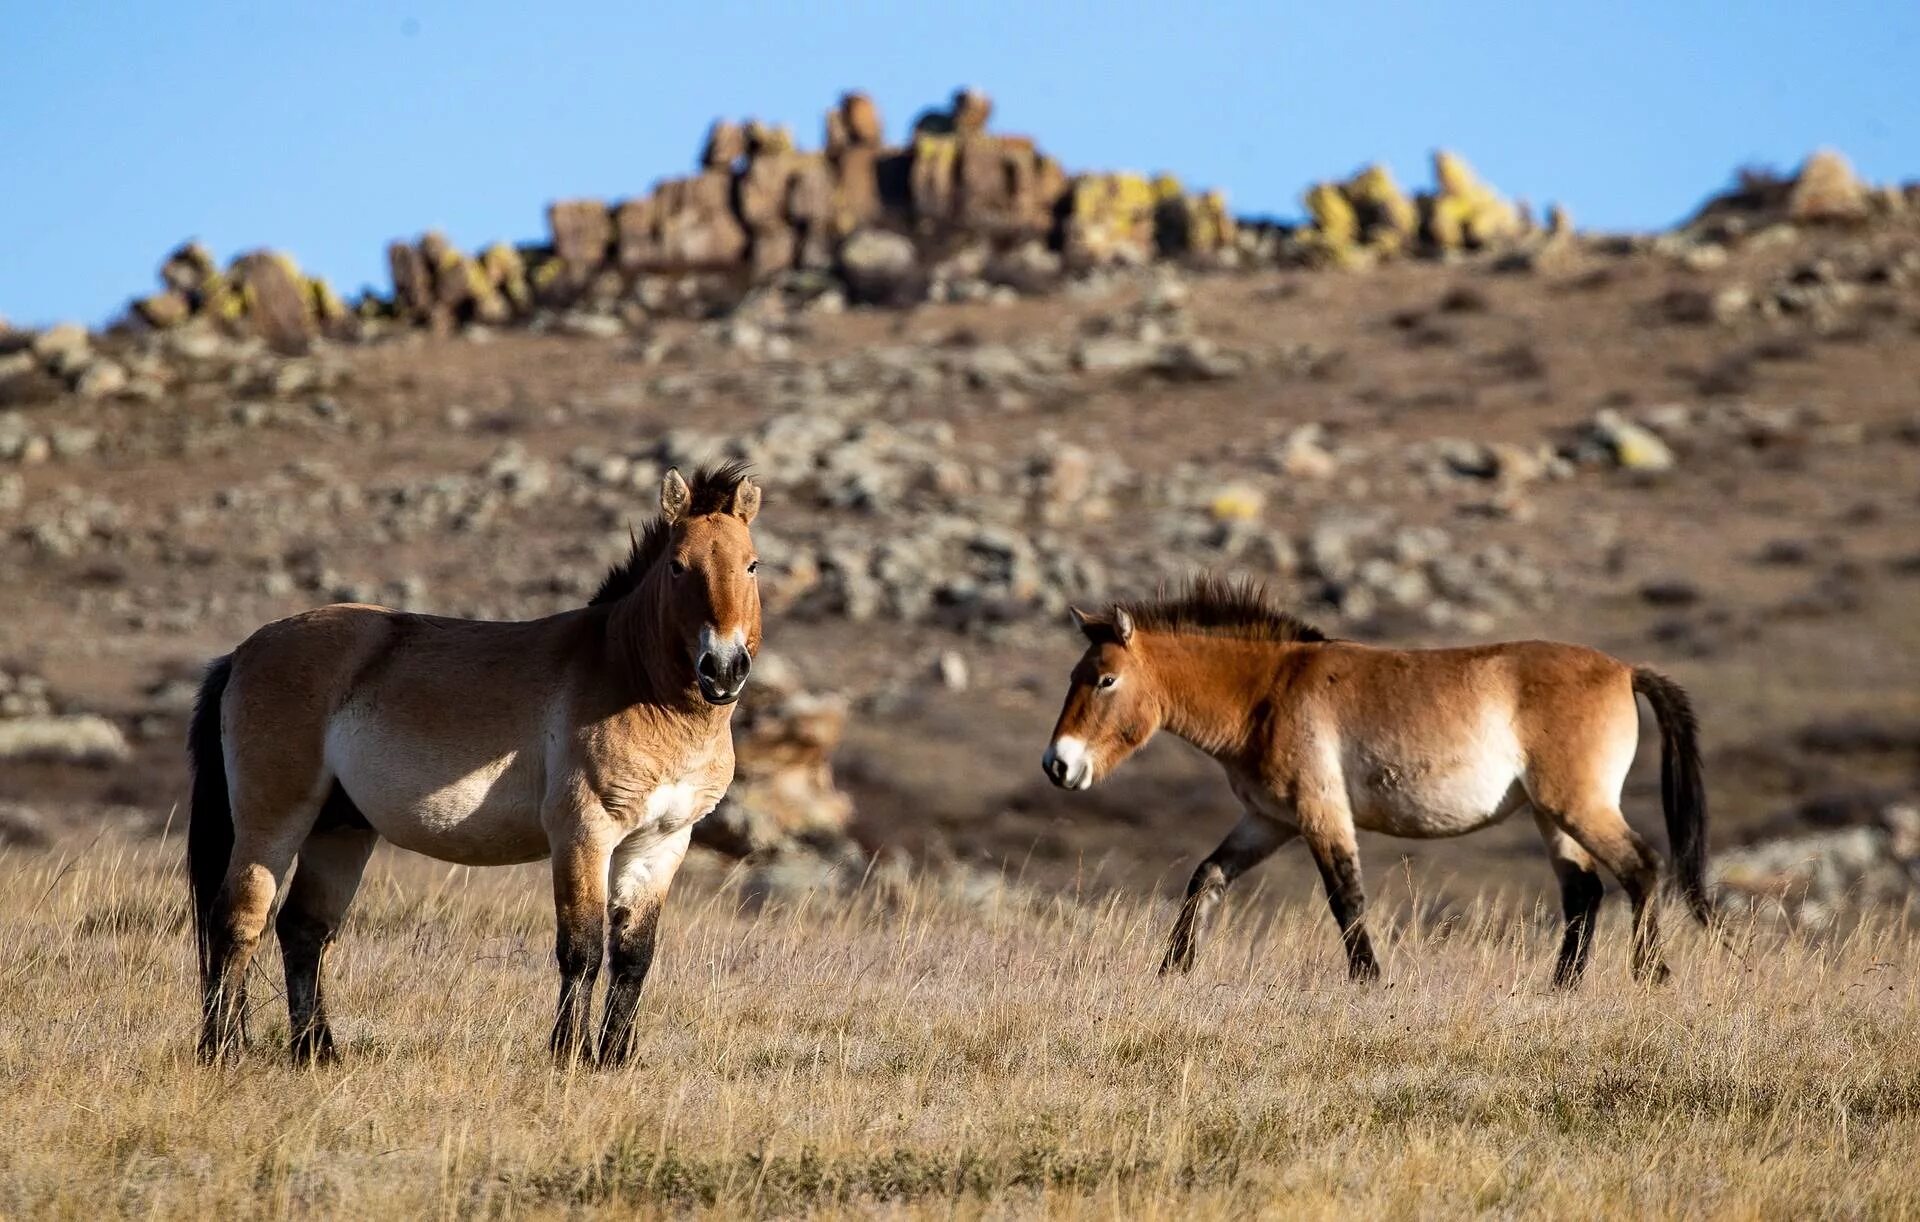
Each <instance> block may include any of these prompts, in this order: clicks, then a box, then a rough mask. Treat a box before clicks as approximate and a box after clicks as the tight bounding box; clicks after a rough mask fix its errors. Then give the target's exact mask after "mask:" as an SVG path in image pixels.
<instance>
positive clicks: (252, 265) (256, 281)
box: [227, 250, 316, 355]
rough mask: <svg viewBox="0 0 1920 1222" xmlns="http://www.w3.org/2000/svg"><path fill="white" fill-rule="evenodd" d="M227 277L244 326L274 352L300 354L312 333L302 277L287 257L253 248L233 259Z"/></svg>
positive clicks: (310, 340)
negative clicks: (240, 306)
mask: <svg viewBox="0 0 1920 1222" xmlns="http://www.w3.org/2000/svg"><path fill="white" fill-rule="evenodd" d="M227 278H228V279H230V280H231V281H233V283H234V284H235V285H236V286H238V288H239V292H240V298H241V300H242V302H244V303H245V305H244V315H245V318H246V322H247V325H248V327H249V328H250V329H251V330H252V331H253V333H254V334H255V335H258V336H259V337H260V338H261V339H263V340H265V341H266V342H267V345H268V346H269V347H271V348H272V349H273V350H274V351H276V352H279V353H282V354H285V355H294V354H298V353H303V352H305V351H306V350H307V346H308V345H309V344H310V343H311V342H312V341H313V338H314V335H315V333H316V326H315V319H314V317H313V311H312V309H311V307H310V305H309V302H308V298H307V285H306V279H305V278H304V277H303V276H301V274H300V269H299V267H298V266H296V265H295V263H294V262H293V260H292V259H291V258H289V257H288V256H286V255H284V254H281V253H279V252H277V251H269V250H257V251H254V252H252V253H251V254H245V255H242V256H240V257H239V258H238V259H236V260H234V263H233V266H232V267H230V268H228V269H227Z"/></svg>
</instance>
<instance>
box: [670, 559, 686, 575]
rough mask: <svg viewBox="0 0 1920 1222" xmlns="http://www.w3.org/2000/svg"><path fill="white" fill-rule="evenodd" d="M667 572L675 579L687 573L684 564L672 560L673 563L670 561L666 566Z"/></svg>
mask: <svg viewBox="0 0 1920 1222" xmlns="http://www.w3.org/2000/svg"><path fill="white" fill-rule="evenodd" d="M667 570H668V571H669V572H671V573H672V574H673V575H674V576H675V577H678V576H680V575H681V574H683V573H685V572H686V571H687V566H686V565H684V564H681V563H680V562H679V561H678V560H674V561H670V562H669V563H668V564H667Z"/></svg>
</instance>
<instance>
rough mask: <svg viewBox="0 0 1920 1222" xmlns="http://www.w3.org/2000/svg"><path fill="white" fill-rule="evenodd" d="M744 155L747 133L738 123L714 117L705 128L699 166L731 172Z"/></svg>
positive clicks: (745, 152)
mask: <svg viewBox="0 0 1920 1222" xmlns="http://www.w3.org/2000/svg"><path fill="white" fill-rule="evenodd" d="M746 155H747V133H746V132H745V131H744V130H743V129H742V128H741V127H740V125H739V124H738V123H729V122H728V121H727V120H725V119H715V120H714V121H713V126H712V127H710V128H708V129H707V142H706V145H705V146H704V147H703V148H702V149H701V150H700V165H701V168H703V169H708V170H727V171H729V172H731V171H732V169H733V167H734V166H735V165H736V164H738V163H739V161H740V159H741V158H743V157H745V156H746Z"/></svg>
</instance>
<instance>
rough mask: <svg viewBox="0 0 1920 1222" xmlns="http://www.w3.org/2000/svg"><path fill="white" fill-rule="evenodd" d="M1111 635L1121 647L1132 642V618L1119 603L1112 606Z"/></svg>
mask: <svg viewBox="0 0 1920 1222" xmlns="http://www.w3.org/2000/svg"><path fill="white" fill-rule="evenodd" d="M1113 635H1114V636H1115V638H1117V639H1118V640H1119V642H1120V644H1122V645H1128V644H1131V643H1132V641H1133V617H1132V616H1131V615H1128V614H1127V609H1126V608H1125V607H1123V606H1121V605H1120V604H1119V603H1115V604H1114V605H1113Z"/></svg>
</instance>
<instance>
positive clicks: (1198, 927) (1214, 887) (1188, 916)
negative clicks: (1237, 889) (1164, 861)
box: [1160, 857, 1227, 976]
mask: <svg viewBox="0 0 1920 1222" xmlns="http://www.w3.org/2000/svg"><path fill="white" fill-rule="evenodd" d="M1226 894H1227V874H1226V871H1225V870H1223V869H1221V868H1220V865H1219V863H1218V862H1216V861H1214V860H1213V859H1212V858H1211V857H1210V858H1208V859H1207V860H1205V861H1203V862H1201V863H1200V868H1199V869H1197V870H1195V871H1194V872H1193V877H1192V878H1191V879H1189V880H1188V881H1187V897H1186V899H1185V900H1184V901H1182V902H1181V904H1180V915H1179V916H1178V917H1177V918H1175V920H1174V922H1173V933H1172V935H1171V936H1169V937H1168V938H1167V954H1166V957H1165V958H1163V959H1162V960H1161V961H1160V974H1161V975H1162V976H1165V975H1167V974H1168V973H1169V972H1190V971H1192V970H1193V960H1194V956H1195V954H1196V952H1197V951H1198V950H1199V945H1200V939H1201V938H1203V937H1204V936H1206V932H1207V929H1208V928H1209V927H1210V926H1211V925H1212V924H1213V914H1214V912H1215V910H1217V909H1218V908H1219V906H1220V901H1221V900H1223V899H1225V898H1226Z"/></svg>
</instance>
